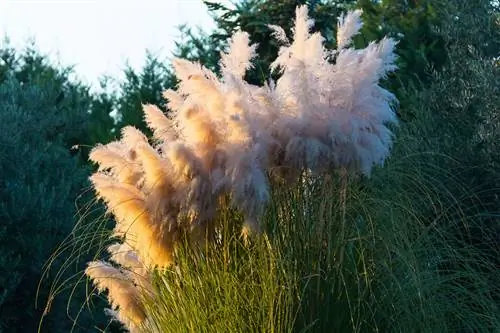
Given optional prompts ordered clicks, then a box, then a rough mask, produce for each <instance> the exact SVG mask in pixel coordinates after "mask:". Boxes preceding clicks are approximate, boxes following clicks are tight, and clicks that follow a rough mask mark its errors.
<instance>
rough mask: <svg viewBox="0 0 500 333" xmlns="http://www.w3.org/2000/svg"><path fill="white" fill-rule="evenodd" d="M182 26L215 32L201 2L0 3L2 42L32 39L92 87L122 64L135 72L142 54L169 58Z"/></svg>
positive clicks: (49, 0)
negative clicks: (3, 39) (149, 52)
mask: <svg viewBox="0 0 500 333" xmlns="http://www.w3.org/2000/svg"><path fill="white" fill-rule="evenodd" d="M219 2H222V3H225V4H227V3H229V1H228V0H223V1H219ZM183 23H188V24H189V25H190V26H195V25H200V26H201V27H202V28H204V29H205V30H211V28H213V27H214V23H213V21H212V19H211V18H210V16H209V15H208V13H207V11H206V9H205V6H204V5H203V3H202V1H201V0H122V1H120V0H0V37H1V36H4V35H7V36H8V37H9V38H10V40H11V43H12V44H13V45H14V46H15V47H23V46H24V45H26V41H27V40H28V38H30V37H34V38H35V40H36V44H37V46H38V48H39V49H40V50H41V51H42V52H43V53H48V54H49V55H50V58H51V59H54V60H55V61H57V60H59V61H60V62H61V63H62V64H65V65H76V67H75V71H76V73H77V74H78V76H79V77H80V78H82V79H83V80H84V81H85V82H88V83H91V84H93V85H94V86H97V82H98V80H97V79H98V77H99V76H100V75H101V74H109V75H112V76H114V77H117V76H118V77H119V76H120V74H121V72H122V71H121V70H122V68H123V66H124V64H125V61H126V60H128V61H129V63H130V64H131V65H132V66H133V67H134V68H136V69H139V68H140V67H141V66H142V64H143V63H144V59H145V50H146V49H149V50H151V51H153V52H154V53H155V54H158V55H160V57H161V58H162V59H166V58H167V57H169V56H170V53H171V51H172V49H173V47H174V41H175V40H176V38H177V37H178V36H179V32H178V29H177V28H176V27H177V26H179V25H180V24H183Z"/></svg>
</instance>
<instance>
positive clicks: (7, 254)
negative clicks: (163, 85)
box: [0, 44, 93, 332]
mask: <svg viewBox="0 0 500 333" xmlns="http://www.w3.org/2000/svg"><path fill="white" fill-rule="evenodd" d="M0 59H1V60H0V119H1V120H2V121H1V123H0V220H1V221H2V222H1V223H0V252H1V253H2V256H1V258H0V331H1V332H36V331H37V329H38V324H39V321H40V318H41V314H42V312H43V311H44V306H45V302H46V301H47V296H48V290H47V289H46V288H41V289H40V295H39V302H38V306H37V308H35V296H36V293H37V286H38V282H39V280H40V278H41V276H42V267H43V265H44V264H45V263H46V261H47V260H48V258H49V256H50V255H51V254H52V253H53V251H54V250H55V248H56V246H57V245H58V244H59V243H60V242H61V241H62V240H63V239H64V238H65V237H66V236H67V235H68V234H69V233H70V231H71V230H72V228H73V225H74V222H75V212H76V209H75V200H76V198H77V196H78V195H79V194H80V193H81V191H82V189H83V188H84V187H85V186H87V182H86V178H87V175H88V172H89V170H88V168H86V167H85V166H84V165H83V164H82V161H81V159H80V157H79V155H78V153H77V151H76V150H72V149H71V147H72V146H73V145H75V144H79V143H81V142H82V141H83V140H84V138H85V137H86V133H87V128H86V126H87V125H88V121H89V119H88V112H87V111H88V110H89V107H90V105H91V98H90V95H89V93H88V89H87V88H86V87H85V86H83V85H81V84H79V83H75V82H72V81H71V80H70V79H69V76H70V74H71V70H70V69H67V68H62V67H59V66H57V65H54V64H52V63H50V62H49V61H48V59H47V58H46V57H45V56H42V55H40V54H39V53H38V52H37V51H36V50H35V49H34V48H33V47H32V46H29V47H28V49H27V50H26V51H24V52H23V53H19V52H16V51H15V50H13V49H12V48H10V47H9V45H8V44H6V45H3V46H2V47H1V48H0ZM61 261H64V258H60V259H59V261H57V262H55V263H53V266H54V267H58V265H59V264H60V262H61ZM51 276H52V275H50V276H49V280H50V278H51ZM44 286H45V284H44ZM51 310H52V314H51V316H49V317H48V319H46V320H45V323H44V326H43V327H42V331H44V332H68V331H69V330H70V328H71V326H72V324H73V322H72V321H71V320H70V319H68V318H67V317H66V300H64V299H59V300H56V301H54V302H53V303H52V304H51ZM92 325H93V323H92ZM84 331H86V330H84Z"/></svg>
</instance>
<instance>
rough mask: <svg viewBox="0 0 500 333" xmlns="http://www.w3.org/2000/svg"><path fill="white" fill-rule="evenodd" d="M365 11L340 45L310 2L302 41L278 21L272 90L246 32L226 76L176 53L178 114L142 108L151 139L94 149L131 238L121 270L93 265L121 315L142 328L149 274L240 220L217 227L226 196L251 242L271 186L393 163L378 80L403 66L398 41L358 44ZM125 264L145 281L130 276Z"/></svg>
mask: <svg viewBox="0 0 500 333" xmlns="http://www.w3.org/2000/svg"><path fill="white" fill-rule="evenodd" d="M360 15H361V12H360V11H356V12H351V13H348V14H347V15H346V16H345V17H343V18H341V20H340V23H339V26H338V33H337V39H338V40H337V42H338V49H337V50H336V51H335V52H330V51H328V50H325V49H324V47H323V37H322V36H321V35H320V34H319V33H313V34H311V33H310V29H311V27H312V24H313V22H312V21H311V20H310V19H309V18H308V13H307V8H306V6H302V7H298V8H297V10H296V19H295V27H294V30H293V41H288V40H285V34H284V33H283V31H282V29H281V30H280V28H278V27H274V30H275V31H276V35H277V37H278V40H279V41H280V42H282V43H284V45H283V46H282V48H281V50H280V52H279V55H278V57H277V59H276V60H275V62H274V63H273V64H272V68H273V70H278V71H280V72H281V76H280V78H279V79H278V80H277V81H276V82H269V84H267V85H266V86H263V87H258V86H254V85H251V84H249V83H247V82H246V81H245V80H244V75H245V72H246V70H247V69H249V68H251V66H252V59H253V58H254V57H255V56H256V52H255V51H256V47H257V45H250V44H249V36H248V34H247V33H245V32H241V31H239V32H236V33H235V34H234V36H233V37H232V39H231V41H230V45H229V49H228V52H227V53H223V54H222V56H221V69H222V70H221V73H222V75H221V77H220V78H218V77H217V76H216V75H215V74H214V73H213V72H211V71H210V70H208V69H207V68H205V67H203V66H202V65H201V64H197V63H192V62H189V61H187V60H183V59H175V60H174V62H173V67H174V70H175V73H176V75H177V77H178V79H179V81H180V82H179V85H178V88H177V90H176V91H174V90H169V91H167V92H165V94H164V96H165V97H166V98H167V99H168V107H169V108H170V110H171V113H170V114H169V116H168V117H167V116H166V115H165V114H164V113H163V112H162V111H161V110H160V109H159V108H157V107H156V106H153V105H144V113H145V120H146V123H147V125H148V126H149V128H150V129H151V130H152V132H153V140H152V141H151V142H150V141H149V140H148V138H146V137H145V136H144V135H143V134H142V133H140V132H139V131H138V130H136V129H135V128H132V127H126V128H124V130H123V131H122V138H121V139H120V140H119V141H116V142H112V143H109V144H107V145H100V146H97V147H96V148H94V150H93V151H92V152H91V154H90V159H91V160H92V161H94V162H96V163H98V164H99V168H98V171H97V172H96V173H95V174H94V175H93V176H92V177H91V181H92V184H93V186H94V188H95V191H96V193H97V196H98V198H101V199H103V200H104V201H105V203H106V205H107V208H108V212H109V213H110V214H112V215H113V216H114V217H115V221H116V225H115V228H114V233H113V235H114V236H116V237H119V238H120V239H121V241H122V242H123V244H121V245H120V244H118V245H114V246H113V247H111V248H110V252H111V253H112V257H111V260H112V261H114V262H115V263H116V264H117V265H118V267H115V266H113V265H111V264H108V263H104V262H101V261H96V262H92V263H90V264H89V266H88V269H87V270H86V273H87V275H88V276H89V277H90V278H91V279H92V280H94V282H95V283H96V286H97V287H98V290H100V291H102V290H104V289H107V290H108V298H109V300H110V302H111V304H112V307H113V311H115V313H116V315H115V317H116V318H118V319H119V320H120V321H122V322H123V323H124V324H126V326H127V327H128V328H129V329H130V331H132V332H139V331H140V328H139V327H140V326H141V325H142V324H143V323H144V321H145V320H146V313H145V311H144V308H143V306H142V303H141V301H140V300H139V298H138V297H139V296H138V294H139V291H138V288H139V287H141V288H145V289H148V292H147V293H148V294H154V293H153V291H152V284H151V280H150V278H149V277H148V271H153V270H154V269H155V268H156V269H160V270H165V269H168V268H170V267H171V266H172V265H174V264H175V260H176V259H175V258H176V251H177V249H178V248H179V246H180V244H183V243H184V242H185V241H188V242H189V243H191V244H193V245H196V244H198V245H200V244H205V242H206V241H209V240H212V241H213V240H215V239H217V237H221V234H222V233H223V232H224V230H226V231H227V229H228V228H230V226H228V225H225V226H223V227H216V219H217V211H218V209H219V208H220V207H219V203H220V202H221V200H223V198H228V199H229V200H230V204H231V206H232V207H233V208H234V209H236V210H237V211H238V212H240V213H241V214H242V221H243V223H242V230H241V232H242V234H243V236H244V239H245V243H246V244H247V246H249V244H250V239H251V235H252V234H254V233H259V234H260V233H261V230H262V219H263V216H264V214H265V212H266V208H267V207H268V205H269V202H270V198H271V192H272V187H271V184H278V183H281V184H282V185H283V186H285V188H286V187H288V188H290V187H294V186H297V184H299V183H300V180H301V179H303V175H304V174H305V173H307V174H309V175H310V177H322V176H326V175H328V174H331V173H332V170H343V172H344V177H345V175H347V172H349V173H352V174H359V173H362V174H365V175H367V176H369V175H370V173H371V170H372V168H373V167H374V166H376V165H382V164H383V163H384V161H385V159H386V158H387V157H388V155H389V151H390V149H391V146H392V133H391V131H390V129H389V128H388V126H389V125H390V124H396V117H395V114H394V112H393V109H392V106H393V105H394V103H395V102H396V100H395V97H394V96H393V95H392V94H391V93H389V92H388V91H386V90H385V89H383V88H381V87H380V86H379V85H378V82H379V80H380V79H381V78H384V77H385V75H387V73H388V72H390V71H392V70H394V69H395V66H394V60H395V56H394V53H393V49H394V45H395V43H394V41H392V40H391V39H383V40H382V41H381V42H380V43H371V44H370V45H369V46H368V47H367V48H366V49H361V50H355V49H353V48H348V46H349V44H350V41H351V39H352V37H353V36H354V35H355V34H356V33H357V32H358V31H359V29H360V27H361V25H362V23H361V19H360ZM332 57H333V58H335V63H332V62H331V61H330V60H331V58H332ZM273 186H274V185H273ZM344 197H345V196H344ZM224 200H225V199H224ZM344 200H345V198H344ZM289 223H293V219H290V222H289ZM231 228H232V227H231ZM122 250H125V252H126V254H121V255H120V254H119V252H120V251H122ZM339 251H340V250H339ZM342 251H343V250H342ZM342 251H341V252H342ZM127 268H128V269H129V270H131V271H132V272H134V273H135V274H137V275H138V276H141V277H142V278H141V279H140V280H137V279H135V278H133V277H131V276H129V275H127V274H125V273H124V272H123V271H122V270H123V269H127ZM137 270H138V271H137Z"/></svg>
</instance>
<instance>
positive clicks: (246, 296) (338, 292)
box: [0, 0, 500, 333]
mask: <svg viewBox="0 0 500 333" xmlns="http://www.w3.org/2000/svg"><path fill="white" fill-rule="evenodd" d="M304 3H306V4H307V5H308V6H309V7H310V12H311V16H312V17H313V18H314V19H315V20H316V25H315V27H314V29H316V30H321V31H322V33H323V34H324V36H327V40H326V43H327V45H332V46H334V45H333V43H334V42H333V41H334V38H333V36H334V35H335V28H336V18H337V17H338V16H339V15H340V14H341V13H343V12H345V11H346V10H347V9H350V8H362V9H363V10H364V15H363V20H364V23H365V25H364V28H363V31H362V35H360V36H359V37H358V38H357V39H356V41H355V42H356V45H357V46H360V47H361V46H365V45H366V44H367V43H368V42H370V41H371V40H375V39H379V38H381V37H382V36H384V35H386V34H389V35H390V36H391V37H394V38H396V39H398V40H399V44H398V48H397V53H398V55H399V60H398V66H399V70H398V71H397V72H396V73H395V74H394V75H392V76H390V77H389V78H388V79H387V80H386V82H384V85H385V86H387V87H388V88H389V90H391V91H393V92H395V94H396V95H397V97H398V99H399V100H400V105H399V108H398V115H399V117H400V119H401V124H400V127H399V129H398V130H397V132H396V135H397V142H396V146H395V148H394V151H393V154H392V157H391V159H390V160H389V161H388V163H387V165H386V167H384V168H381V169H379V170H376V171H375V173H374V175H373V177H372V178H371V179H364V178H356V177H347V176H345V175H335V176H334V177H332V179H330V180H327V181H326V180H316V181H315V182H313V183H312V184H309V185H308V187H307V191H308V193H310V196H308V197H304V196H303V193H304V191H303V189H299V188H297V189H291V190H283V189H279V188H275V189H274V190H275V191H274V193H273V199H274V200H273V204H272V206H271V207H269V211H268V214H267V218H266V228H267V229H266V231H267V236H266V237H263V238H262V239H258V240H255V242H254V243H253V244H252V245H251V246H250V247H245V246H243V245H242V244H240V240H239V239H238V238H235V237H232V234H231V233H230V232H228V234H227V235H225V237H224V238H223V239H222V240H220V242H218V243H216V244H214V245H213V246H212V247H210V248H208V249H206V251H207V253H206V255H205V256H201V257H199V256H198V255H197V254H194V253H191V252H190V251H188V250H187V249H186V251H184V252H182V254H181V255H180V259H179V262H180V263H179V269H178V270H177V271H172V272H167V273H165V274H163V275H162V274H159V275H158V276H157V279H156V287H157V288H158V292H159V293H161V294H162V295H163V296H164V297H162V298H161V299H162V302H160V303H159V304H158V303H154V304H153V303H151V305H150V308H149V312H150V314H151V316H152V317H153V318H154V319H155V320H154V323H152V324H151V327H149V328H148V329H149V330H146V331H155V329H156V331H158V330H159V331H161V332H170V331H172V332H178V331H179V330H180V331H186V332H192V331H195V332H199V331H203V332H253V331H262V332H264V331H265V332H272V331H274V332H292V331H293V332H332V331H333V332H370V331H374V332H439V333H440V332H500V318H499V316H498V313H500V289H499V288H500V287H499V286H500V283H499V282H500V275H499V274H500V273H499V272H500V269H499V268H500V223H499V221H500V219H499V216H500V215H499V213H500V212H499V211H500V199H499V193H500V190H499V187H500V147H499V143H500V127H499V126H500V120H499V113H500V110H499V108H500V107H499V106H500V101H499V89H500V84H499V83H500V82H499V75H498V74H499V62H498V56H499V55H500V52H499V51H500V47H499V45H500V30H499V27H500V25H499V24H500V16H499V4H498V2H494V1H493V2H492V1H487V0H438V1H427V0H423V1H402V0H383V1H370V0H358V1H355V0H345V1H341V0H339V1H328V0H316V1H312V0H310V1H303V0H302V1H299V0H281V1H272V0H243V1H239V2H237V3H236V6H235V8H234V9H229V8H225V7H224V6H221V5H218V4H217V3H216V2H206V4H207V9H208V10H209V11H210V13H211V14H212V15H213V17H214V19H215V20H216V23H217V29H216V30H215V31H213V32H203V31H198V30H195V29H193V28H191V27H182V28H181V30H182V31H183V38H181V39H180V40H179V41H178V43H177V49H176V51H175V54H176V55H177V56H181V57H185V58H188V59H194V60H199V61H200V62H202V63H204V64H205V65H207V66H208V67H210V68H213V69H215V70H217V66H218V59H219V52H220V50H221V49H222V48H223V47H224V46H225V43H226V40H227V38H228V37H229V36H230V35H231V34H232V33H233V32H234V31H235V30H237V29H242V30H244V31H247V32H249V33H250V36H251V39H252V41H253V42H257V43H259V45H260V46H259V48H258V53H259V57H258V59H260V62H259V63H257V64H256V66H255V68H254V69H253V70H252V71H251V72H250V73H249V74H248V80H249V81H250V82H253V83H263V82H265V80H266V79H267V78H268V77H269V63H270V61H271V59H273V58H274V57H275V55H276V53H277V50H278V46H277V45H276V44H275V43H274V42H273V40H272V39H271V38H270V33H271V31H270V30H269V28H268V27H267V25H268V24H279V25H282V26H284V27H290V26H291V24H292V21H291V18H292V17H293V13H294V10H295V7H296V6H297V5H300V4H304ZM0 59H1V60H0V102H1V103H0V114H1V118H0V119H2V122H1V123H0V127H1V128H0V217H1V220H2V223H1V224H0V251H1V253H2V254H3V255H2V257H1V258H0V273H1V274H0V332H35V331H36V330H37V329H38V324H39V322H40V319H41V317H42V315H43V313H44V312H45V310H49V309H48V308H46V304H47V301H49V302H48V305H50V312H49V313H48V315H47V316H46V317H45V318H44V321H43V325H42V326H41V328H40V329H41V331H42V332H68V331H70V330H71V329H73V330H74V331H82V332H91V331H99V330H107V331H113V330H114V331H118V330H119V327H118V326H117V325H115V326H113V327H111V326H109V325H108V320H107V318H105V317H104V316H103V307H104V305H105V304H104V302H103V301H102V300H100V299H99V298H95V297H93V298H92V299H91V300H89V299H88V297H87V296H88V294H89V293H90V291H91V290H86V288H85V286H86V283H85V281H84V280H81V276H82V273H81V270H82V268H83V267H84V266H83V265H84V263H85V262H86V261H87V259H88V258H90V257H93V256H99V255H100V252H99V251H98V249H100V248H102V244H101V243H100V241H99V239H101V237H100V236H102V235H105V234H106V224H107V223H108V221H107V220H106V219H105V218H104V219H103V218H99V217H100V216H102V208H101V207H100V206H99V205H98V204H97V203H95V202H93V201H92V193H89V192H88V186H89V184H88V181H87V176H88V175H89V174H90V172H91V171H92V166H91V165H89V164H88V162H87V154H88V151H89V147H91V146H93V145H95V144H96V143H98V142H109V141H110V140H111V139H112V138H114V137H115V136H116V134H117V133H119V130H120V129H121V128H122V127H123V126H125V125H134V126H136V127H138V128H140V129H141V130H146V129H145V124H144V122H143V119H142V112H141V103H154V104H157V105H161V106H164V101H163V100H162V98H161V93H162V91H163V90H164V89H165V88H167V87H172V86H174V85H175V83H176V79H175V77H174V76H173V75H172V73H171V71H170V69H169V64H166V63H163V62H162V61H160V60H159V59H157V58H155V57H154V56H153V55H149V56H148V57H147V59H146V62H145V65H144V67H143V69H142V70H141V71H139V72H136V71H134V70H133V69H132V68H125V80H124V81H123V82H121V83H120V86H119V89H118V90H117V91H113V92H111V93H99V94H91V93H90V92H89V88H88V87H85V86H84V85H83V84H81V83H79V82H75V81H74V80H70V75H71V69H70V68H66V67H64V66H62V65H60V64H54V63H52V62H51V61H50V59H48V58H47V57H45V56H44V55H41V54H40V53H39V52H37V51H36V48H35V47H34V46H28V47H27V48H26V50H25V51H23V52H17V51H15V50H13V49H12V48H11V47H10V46H9V44H8V42H4V43H3V44H2V46H1V48H0ZM111 111H115V112H116V113H117V114H118V115H119V118H118V119H117V120H116V121H115V120H114V119H113V118H112V117H111V116H110V112H111ZM75 145H78V147H77V148H76V149H75V147H74V146H75ZM72 147H73V148H72ZM238 218H239V216H238V214H237V213H236V212H233V211H231V210H229V209H227V210H224V211H222V212H221V214H220V219H221V221H220V223H224V221H227V220H228V219H238ZM76 221H78V225H77V228H76V229H75V230H76V231H75V232H74V233H71V231H72V230H73V228H74V227H75V222H76ZM96 221H97V222H96ZM90 231H92V233H91V232H90ZM68 235H69V236H68ZM67 237H69V238H67ZM65 239H67V240H66V241H65V242H63V241H64V240H65ZM61 242H63V243H62V244H63V245H62V246H60V247H58V245H59V244H61ZM83 245H85V250H86V251H83V249H84V248H83ZM54 253H56V255H54V256H51V255H52V254H54ZM47 262H50V265H51V267H50V270H48V271H47V272H45V270H44V264H45V263H47ZM44 273H46V274H44ZM180 276H182V279H180ZM42 277H43V281H42V285H41V287H40V288H39V290H40V293H39V295H38V298H39V299H38V302H37V304H38V306H37V307H35V299H36V296H37V290H38V282H39V280H40V278H42ZM76 282H80V283H76ZM181 282H182V288H180V287H179V286H180V283H181ZM75 286H76V287H75ZM170 286H174V287H172V288H174V289H175V288H177V289H178V290H174V292H172V291H171V287H170ZM169 288H170V289H169ZM52 296H57V297H55V298H54V299H52ZM70 296H71V297H70ZM68 299H70V300H71V301H70V302H69V304H67V303H68ZM82 305H83V306H82Z"/></svg>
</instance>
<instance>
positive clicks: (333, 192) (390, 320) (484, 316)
mask: <svg viewBox="0 0 500 333" xmlns="http://www.w3.org/2000/svg"><path fill="white" fill-rule="evenodd" d="M422 159H423V156H422V155H415V156H408V157H407V158H401V159H400V160H399V162H394V163H391V164H389V165H387V167H386V168H385V169H384V170H379V171H378V172H376V173H375V175H374V176H373V178H372V179H371V180H369V181H366V180H363V179H354V178H353V177H349V176H348V175H347V174H346V173H342V172H340V173H338V174H337V175H335V176H334V177H332V178H331V179H326V180H325V179H309V180H308V181H306V180H305V179H304V183H302V185H298V186H296V187H294V188H291V189H290V188H282V187H280V186H275V187H274V193H273V200H272V204H271V206H270V207H269V209H268V211H267V214H266V218H265V223H264V224H265V233H264V234H263V235H261V236H257V237H255V238H253V239H252V241H251V244H249V245H245V244H244V243H243V242H242V240H241V239H240V238H239V237H237V236H235V235H237V234H238V233H237V231H236V230H228V229H227V226H229V225H234V223H231V222H232V221H234V220H235V219H236V220H237V219H240V216H238V214H237V213H235V212H234V211H232V210H231V209H229V208H227V209H226V208H225V209H222V211H221V212H220V214H219V217H220V220H219V224H220V225H221V230H225V232H224V233H223V234H221V235H220V238H218V240H217V241H216V242H214V243H213V244H207V245H205V247H204V248H203V249H192V248H188V247H187V246H186V247H183V248H182V249H180V250H179V252H178V256H177V257H178V262H177V264H176V266H175V267H174V268H172V269H170V270H167V271H165V272H157V273H156V274H155V278H154V285H155V292H154V294H155V295H156V296H155V297H154V299H150V300H149V301H148V300H146V307H147V312H148V316H149V318H150V319H149V321H148V324H147V327H146V328H145V332H341V333H344V332H436V333H437V332H439V333H441V332H498V331H499V330H500V319H499V318H498V315H497V314H498V313H500V308H499V306H498V299H499V298H498V297H499V296H500V290H499V287H498V283H495V281H497V282H498V281H499V274H498V272H497V270H496V267H495V265H494V261H493V260H492V258H491V255H492V253H491V252H485V251H484V249H480V248H477V247H476V246H475V245H474V244H473V242H471V238H470V236H471V233H470V232H471V230H472V229H474V228H475V227H476V226H479V225H481V221H482V218H483V216H481V215H479V214H477V212H476V211H474V209H472V208H470V207H468V208H467V210H465V209H464V207H467V206H466V205H468V203H469V200H468V199H469V197H468V196H467V194H469V195H471V194H470V193H467V190H466V189H464V190H463V196H462V197H456V196H454V195H452V194H451V193H448V194H446V192H445V190H444V189H443V186H450V185H451V183H452V182H454V181H455V182H456V180H454V178H453V177H452V176H451V175H449V174H446V173H445V171H444V170H440V169H438V168H436V167H433V166H432V165H427V166H423V165H419V163H416V162H415V161H416V160H419V161H422ZM437 175H439V177H437ZM438 179H441V180H443V179H446V180H447V181H446V182H445V183H443V182H439V181H438ZM457 186H458V185H457ZM467 230H469V233H468V232H467Z"/></svg>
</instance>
